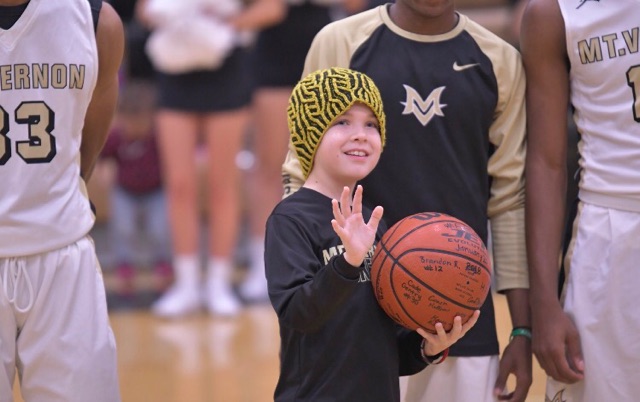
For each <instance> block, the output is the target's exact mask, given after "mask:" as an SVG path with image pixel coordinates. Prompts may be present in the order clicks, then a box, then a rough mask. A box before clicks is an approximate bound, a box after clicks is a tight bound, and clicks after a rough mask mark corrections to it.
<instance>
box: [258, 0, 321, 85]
mask: <svg viewBox="0 0 640 402" xmlns="http://www.w3.org/2000/svg"><path fill="white" fill-rule="evenodd" d="M329 22H331V16H330V14H329V8H328V7H321V6H316V5H313V4H308V3H307V4H302V5H299V6H289V12H288V14H287V18H286V19H285V20H284V21H283V22H282V23H280V24H278V25H276V26H273V27H270V28H267V29H265V30H263V31H261V32H260V33H259V35H258V38H257V40H256V44H255V46H254V52H253V62H252V63H251V65H252V66H253V78H254V80H255V86H256V87H293V86H294V85H295V84H296V83H297V82H298V80H300V78H301V76H302V70H303V68H304V60H305V58H306V57H307V52H308V51H309V47H310V46H311V42H312V41H313V38H314V37H315V35H316V34H317V33H318V31H320V29H322V27H324V26H325V25H327V24H328V23H329Z"/></svg>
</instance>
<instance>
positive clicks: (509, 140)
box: [487, 45, 532, 402]
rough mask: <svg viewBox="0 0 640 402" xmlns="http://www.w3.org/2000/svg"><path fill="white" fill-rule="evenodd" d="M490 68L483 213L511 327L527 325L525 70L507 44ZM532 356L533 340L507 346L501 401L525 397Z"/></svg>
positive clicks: (502, 365)
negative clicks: (487, 192) (493, 89)
mask: <svg viewBox="0 0 640 402" xmlns="http://www.w3.org/2000/svg"><path fill="white" fill-rule="evenodd" d="M494 69H495V70H496V76H497V77H499V81H498V84H499V87H498V90H499V98H498V104H497V107H496V115H495V119H494V122H493V123H492V125H491V128H490V132H489V138H490V141H491V144H492V145H493V146H494V152H493V153H492V154H491V156H490V158H489V165H488V171H489V174H490V176H491V179H492V180H491V197H490V199H489V205H488V211H487V212H488V215H489V218H490V220H491V236H492V242H493V257H494V268H495V271H494V272H495V279H496V281H495V282H496V289H495V290H497V291H498V292H500V293H503V294H505V295H506V297H507V302H508V305H509V313H510V316H511V323H512V325H513V326H514V327H530V326H531V323H530V321H531V315H530V310H529V278H528V268H527V255H526V246H525V224H524V223H525V222H524V215H525V212H524V202H525V194H524V189H525V184H524V167H525V158H526V110H525V101H524V97H525V74H524V67H523V64H522V59H521V56H520V54H519V53H518V52H517V51H515V49H513V48H512V47H510V46H509V47H507V46H506V45H505V47H503V49H502V54H501V56H500V60H499V61H498V62H497V63H495V65H494ZM531 360H532V355H531V343H530V342H529V340H528V339H526V338H524V337H516V338H515V339H513V341H512V342H510V343H509V345H508V346H507V347H506V348H505V350H504V352H503V353H502V356H501V358H500V365H499V371H498V377H497V380H496V383H495V392H496V394H499V395H500V400H509V401H512V402H522V401H524V400H525V398H526V396H527V393H528V391H529V387H530V386H531V382H532V364H531ZM510 375H513V376H515V379H516V381H515V389H514V390H513V392H511V393H510V394H508V395H503V394H504V390H505V387H506V383H507V379H508V377H509V376H510Z"/></svg>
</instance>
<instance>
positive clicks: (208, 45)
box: [137, 0, 284, 317]
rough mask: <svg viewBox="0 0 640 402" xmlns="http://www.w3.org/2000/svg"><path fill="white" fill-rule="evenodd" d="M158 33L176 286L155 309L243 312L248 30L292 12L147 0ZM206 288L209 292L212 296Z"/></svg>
mask: <svg viewBox="0 0 640 402" xmlns="http://www.w3.org/2000/svg"><path fill="white" fill-rule="evenodd" d="M137 10H138V15H139V18H141V20H142V21H143V23H144V24H145V25H146V26H147V27H149V28H150V29H151V36H150V37H149V40H148V43H147V47H146V49H147V52H148V54H149V55H150V57H151V61H152V63H153V64H154V67H155V68H156V69H157V70H158V73H159V74H158V76H157V84H158V88H159V99H158V101H159V103H158V108H159V109H158V112H157V115H156V127H157V129H158V139H159V147H160V156H161V161H162V165H163V169H164V171H163V175H164V179H165V183H166V190H167V195H168V207H169V221H170V225H171V235H172V243H173V246H172V249H173V253H174V260H173V267H174V274H175V282H174V284H173V285H172V287H171V288H170V289H169V290H168V291H167V292H165V293H164V294H163V295H162V296H161V297H160V299H158V300H157V301H156V302H155V303H154V304H153V306H152V311H153V312H154V313H155V314H156V315H158V316H161V317H182V316H184V315H186V314H189V313H192V312H195V311H198V310H199V309H200V308H201V307H202V306H203V304H204V306H205V307H206V308H207V310H208V311H209V312H210V313H211V314H214V315H220V316H234V315H236V314H237V313H238V312H239V311H240V308H241V304H240V301H239V299H238V298H237V296H236V293H235V291H234V289H233V280H234V274H235V264H234V258H233V257H234V251H235V249H236V246H237V241H238V234H239V229H240V218H241V215H240V214H241V197H240V186H241V175H240V170H239V168H238V167H237V165H236V156H237V154H238V153H239V152H240V151H241V149H242V147H243V145H244V138H245V134H246V130H247V126H248V123H249V118H250V114H249V105H250V101H251V94H252V86H251V83H250V82H251V76H250V74H251V73H250V67H249V64H248V50H247V42H245V39H246V33H247V32H248V31H255V30H258V29H261V28H262V27H264V26H268V25H270V24H274V23H277V22H278V21H280V20H281V19H282V18H283V17H284V4H283V3H282V2H281V0H256V1H253V2H250V3H247V4H246V5H245V4H244V3H242V2H238V1H235V0H225V1H211V0H209V1H199V2H189V3H186V2H185V3H183V2H158V1H154V0H148V1H139V2H138V8H137ZM201 136H202V137H203V138H204V149H205V152H206V163H207V169H206V172H207V175H206V176H207V177H206V185H207V189H206V194H207V199H208V200H207V203H208V205H207V208H206V209H207V218H208V222H207V228H208V230H207V233H208V236H207V243H208V247H207V255H208V258H207V266H206V280H205V281H204V284H205V285H204V292H202V289H201V284H202V282H203V281H202V279H201V278H202V275H201V265H200V262H201V259H200V252H199V246H200V240H199V239H200V233H201V232H200V223H201V214H200V211H201V209H200V208H199V205H198V190H199V189H198V185H199V181H198V176H199V175H198V165H197V162H196V161H197V158H196V152H197V151H198V149H199V147H200V138H201ZM203 293H204V298H203Z"/></svg>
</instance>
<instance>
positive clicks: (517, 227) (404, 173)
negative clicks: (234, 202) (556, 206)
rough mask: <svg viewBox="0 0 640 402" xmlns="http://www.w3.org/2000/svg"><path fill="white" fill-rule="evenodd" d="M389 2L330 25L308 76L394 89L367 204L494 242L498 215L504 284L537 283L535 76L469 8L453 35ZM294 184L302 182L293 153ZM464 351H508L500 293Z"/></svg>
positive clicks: (288, 176) (287, 177)
mask: <svg viewBox="0 0 640 402" xmlns="http://www.w3.org/2000/svg"><path fill="white" fill-rule="evenodd" d="M388 7H389V5H385V6H380V7H377V8H375V9H372V10H369V11H366V12H363V13H360V14H358V15H355V16H352V17H349V18H346V19H343V20H340V21H337V22H334V23H332V24H329V25H328V26H327V27H325V28H324V29H323V30H322V31H321V32H320V33H319V34H318V35H317V36H316V38H315V39H314V42H313V44H312V47H311V49H310V51H309V53H308V55H307V59H306V65H305V71H304V74H307V73H309V72H311V71H314V70H317V69H320V68H326V67H329V66H336V65H337V66H346V67H350V68H352V69H355V70H359V71H362V72H364V73H366V74H367V75H369V76H370V77H371V78H372V79H373V80H374V82H375V83H376V85H377V86H378V88H379V89H380V92H381V94H382V99H383V102H384V109H385V113H386V115H387V133H388V134H387V146H386V147H385V149H384V152H383V153H382V156H381V158H380V162H379V164H378V166H377V167H376V168H375V169H374V171H373V172H372V173H371V174H370V175H369V176H368V177H367V178H365V179H364V180H363V181H362V184H363V186H364V188H365V191H364V196H365V200H364V202H365V203H366V204H367V205H368V206H369V207H374V206H376V205H382V206H383V207H384V208H385V216H384V219H385V221H386V223H387V225H388V226H391V225H393V224H394V223H395V222H397V221H398V220H400V219H402V218H404V217H406V216H408V215H411V214H414V213H418V212H424V211H437V212H444V213H447V214H450V215H452V216H455V217H457V218H459V219H461V220H463V221H465V222H466V223H468V224H469V225H470V226H471V227H473V229H474V230H475V231H476V232H477V233H478V234H479V235H480V236H481V237H482V239H483V240H484V241H485V242H487V241H488V237H489V236H488V229H487V227H488V221H489V220H490V221H491V227H492V240H493V244H494V262H495V267H496V272H497V276H498V278H497V279H498V284H497V289H498V290H504V289H509V288H517V287H528V278H527V272H526V254H525V246H524V179H523V172H524V159H525V109H524V89H525V87H524V72H523V67H522V62H521V58H520V54H519V53H518V51H517V50H516V49H515V48H514V47H513V46H511V45H509V44H508V43H506V42H505V41H504V40H502V39H500V38H499V37H498V36H496V35H494V34H493V33H491V32H490V31H488V30H487V29H485V28H483V27H481V26H480V25H478V24H477V23H475V22H473V21H471V20H469V19H468V18H467V17H466V16H464V15H460V14H459V21H458V23H457V25H456V27H455V28H454V29H453V30H451V31H450V32H448V33H446V34H442V35H435V36H434V35H418V34H414V33H411V32H407V31H404V30H402V29H401V28H399V27H398V26H397V25H395V24H394V23H393V21H392V20H391V18H390V17H389V13H388ZM283 178H284V181H285V192H286V193H287V192H292V191H294V190H295V189H296V188H297V187H298V186H299V185H300V184H301V183H302V179H301V176H300V173H299V166H298V162H297V160H296V156H295V154H294V153H293V151H290V152H289V156H288V157H287V161H285V164H284V166H283ZM481 311H482V314H481V316H480V321H479V322H478V324H476V326H475V327H474V328H473V329H472V330H471V332H470V333H469V334H467V335H466V336H465V337H464V338H463V339H462V340H461V341H459V342H458V343H457V344H455V345H454V346H453V347H452V351H451V354H452V355H454V356H455V355H457V356H460V355H476V356H477V355H489V354H496V353H498V343H497V337H496V331H495V322H494V321H495V320H494V312H493V305H492V300H491V298H487V302H486V303H485V305H484V306H483V308H482V309H481Z"/></svg>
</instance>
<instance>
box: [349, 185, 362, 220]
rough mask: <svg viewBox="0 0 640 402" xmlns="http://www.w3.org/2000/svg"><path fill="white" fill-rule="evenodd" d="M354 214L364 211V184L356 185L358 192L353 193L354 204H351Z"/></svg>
mask: <svg viewBox="0 0 640 402" xmlns="http://www.w3.org/2000/svg"><path fill="white" fill-rule="evenodd" d="M351 207H352V211H353V213H354V214H357V213H361V212H362V186H360V185H358V186H357V187H356V192H355V194H354V195H353V204H352V205H351Z"/></svg>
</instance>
